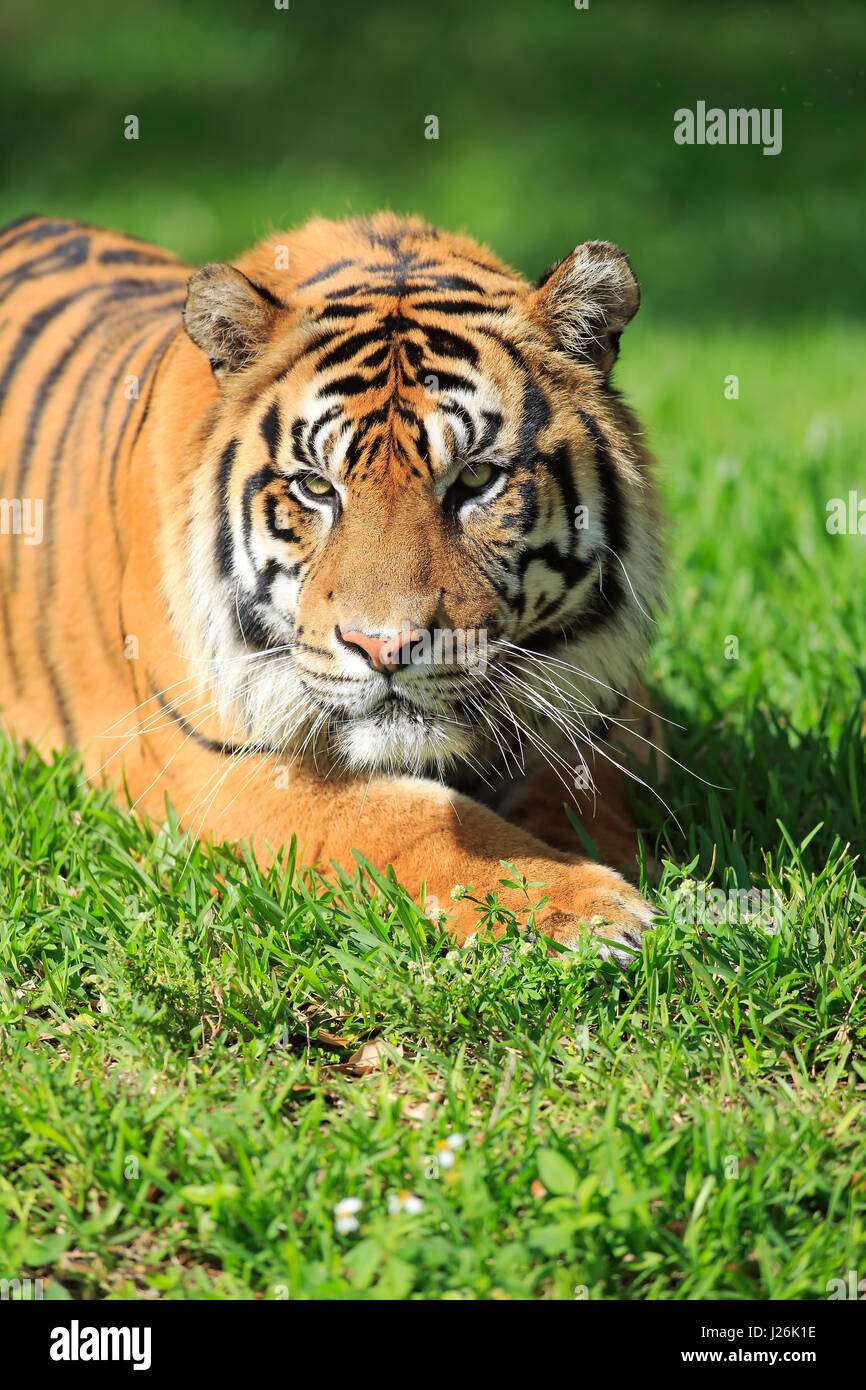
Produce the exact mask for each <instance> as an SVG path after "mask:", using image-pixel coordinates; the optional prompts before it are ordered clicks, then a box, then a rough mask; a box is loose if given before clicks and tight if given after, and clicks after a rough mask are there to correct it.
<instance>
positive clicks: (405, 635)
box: [336, 628, 421, 671]
mask: <svg viewBox="0 0 866 1390" xmlns="http://www.w3.org/2000/svg"><path fill="white" fill-rule="evenodd" d="M336 633H337V639H338V641H340V642H342V643H343V644H344V645H345V646H347V647H356V648H357V649H358V651H359V652H360V653H361V655H362V656H364V657H366V659H367V661H369V663H370V665H371V666H372V667H374V669H375V670H377V671H396V670H397V668H398V667H399V666H407V665H408V664H409V648H411V646H412V643H413V642H418V641H420V639H421V633H420V632H415V630H414V629H411V630H409V631H406V630H404V631H402V632H395V633H392V635H391V636H390V637H372V636H370V634H369V633H367V632H357V631H351V632H341V631H340V629H339V628H337V629H336ZM404 653H405V655H404Z"/></svg>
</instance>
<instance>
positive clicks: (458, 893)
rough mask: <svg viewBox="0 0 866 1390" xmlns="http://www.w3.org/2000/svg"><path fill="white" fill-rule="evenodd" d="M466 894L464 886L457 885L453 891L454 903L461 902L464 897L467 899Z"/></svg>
mask: <svg viewBox="0 0 866 1390" xmlns="http://www.w3.org/2000/svg"><path fill="white" fill-rule="evenodd" d="M465 894H466V889H465V888H464V887H463V884H462V883H455V885H454V887H453V888H452V889H451V896H452V898H453V899H454V901H455V902H459V901H460V899H461V898H462V897H465Z"/></svg>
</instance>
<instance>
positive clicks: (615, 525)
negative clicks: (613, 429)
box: [577, 409, 627, 556]
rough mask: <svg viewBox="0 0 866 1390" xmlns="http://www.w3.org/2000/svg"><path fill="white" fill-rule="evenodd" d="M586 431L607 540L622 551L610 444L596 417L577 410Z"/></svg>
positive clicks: (621, 510) (620, 511)
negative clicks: (599, 487)
mask: <svg viewBox="0 0 866 1390" xmlns="http://www.w3.org/2000/svg"><path fill="white" fill-rule="evenodd" d="M577 413H578V415H579V416H580V419H581V420H582V422H583V425H584V428H585V429H586V432H587V434H588V435H589V437H590V439H591V440H592V442H593V446H594V449H595V461H596V465H597V467H598V476H599V482H600V483H601V489H602V494H603V496H604V528H605V531H606V533H607V544H608V545H609V546H610V547H611V549H612V550H615V551H616V553H617V555H620V556H622V555H624V553H625V549H626V544H627V542H626V533H625V514H624V508H623V500H622V492H621V490H620V486H619V481H618V479H617V475H616V465H615V463H614V461H613V458H612V456H611V449H610V445H609V444H608V442H607V440H606V438H605V436H604V433H603V432H602V429H601V427H600V425H599V424H598V421H597V420H595V419H593V417H592V416H591V415H589V414H588V413H587V411H585V410H580V409H579V410H578V412H577Z"/></svg>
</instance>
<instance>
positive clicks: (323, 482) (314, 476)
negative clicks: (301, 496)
mask: <svg viewBox="0 0 866 1390" xmlns="http://www.w3.org/2000/svg"><path fill="white" fill-rule="evenodd" d="M300 484H301V487H302V489H303V490H304V492H308V493H309V494H310V496H311V497H333V495H334V485H333V483H329V482H328V479H327V478H323V477H322V475H321V473H304V474H302V476H301V478H300Z"/></svg>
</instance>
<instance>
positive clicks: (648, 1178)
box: [0, 315, 866, 1299]
mask: <svg viewBox="0 0 866 1390" xmlns="http://www.w3.org/2000/svg"><path fill="white" fill-rule="evenodd" d="M864 347H866V335H864V334H862V333H858V332H857V331H855V330H854V329H853V328H851V327H845V326H844V325H839V326H837V327H830V326H826V327H824V328H822V329H820V330H819V329H816V328H815V327H814V326H813V325H812V326H810V325H808V324H805V325H802V326H800V327H797V326H790V327H789V328H787V329H786V330H784V331H783V332H780V331H776V332H773V331H766V332H759V331H757V330H755V329H751V330H747V331H742V332H735V331H734V330H729V331H725V332H721V331H720V332H716V333H703V332H698V331H692V332H691V333H684V332H683V331H682V330H676V331H675V330H674V329H673V328H672V327H670V325H665V324H659V323H656V322H654V321H653V319H652V316H651V315H646V316H643V317H639V319H638V320H637V321H636V323H635V326H634V329H633V330H630V332H629V335H627V340H626V342H624V361H623V364H622V372H621V384H622V385H624V386H625V387H626V389H627V391H628V394H629V395H630V396H631V397H632V399H633V400H634V401H635V403H636V404H637V405H638V407H639V408H640V410H641V411H642V413H643V415H644V417H645V419H646V421H647V424H648V428H649V433H650V437H651V442H652V443H653V445H654V447H655V448H656V450H657V452H658V454H659V456H660V458H661V460H662V464H663V476H664V481H665V489H666V493H667V496H668V500H669V506H670V511H671V514H672V531H671V542H670V548H671V576H670V583H669V608H668V611H667V613H666V614H665V616H664V617H663V619H662V622H661V624H660V631H659V639H658V643H657V646H656V648H655V650H654V653H653V657H652V661H651V665H650V684H651V686H652V688H653V692H654V697H655V698H656V700H657V701H659V703H660V705H661V708H662V710H663V712H664V713H665V714H666V715H668V716H669V717H670V718H671V719H673V720H675V721H676V726H675V727H672V728H670V729H669V730H668V744H669V749H670V751H671V752H672V753H673V755H674V756H675V757H676V758H677V759H678V760H679V761H680V762H681V763H683V764H684V765H685V768H688V769H689V770H688V771H686V770H685V768H680V767H678V766H677V765H676V764H674V765H673V766H672V767H671V769H670V772H669V775H668V777H667V779H666V781H665V783H664V785H663V787H662V788H661V796H662V797H663V800H664V803H665V804H662V802H660V801H659V800H658V799H657V798H656V797H655V796H652V795H650V794H649V793H645V792H643V793H642V794H641V797H640V799H639V802H638V813H639V815H640V817H641V819H642V821H643V824H644V825H645V826H646V828H647V839H648V843H649V845H650V847H652V848H655V849H656V850H657V851H658V853H659V855H660V858H661V859H662V861H663V862H664V869H663V875H662V877H661V880H660V882H659V883H657V884H655V885H654V886H653V887H652V888H651V890H650V891H651V892H652V894H653V897H654V901H655V902H656V903H657V905H658V908H659V911H660V914H661V915H662V918H663V921H662V924H661V925H660V927H659V929H658V930H657V931H656V932H654V933H653V934H652V935H651V936H649V937H647V938H646V941H645V945H644V950H643V956H642V959H641V960H639V961H638V962H636V964H635V965H634V967H633V968H632V969H631V970H630V971H629V972H627V973H621V972H619V971H617V970H616V969H615V968H614V967H612V966H608V965H600V964H599V962H598V961H597V960H596V959H595V958H594V955H593V948H592V947H589V946H588V947H587V949H586V950H585V951H581V952H578V953H575V955H574V956H570V957H568V958H567V959H566V958H561V957H557V958H548V957H547V956H546V955H545V954H544V953H543V951H542V950H540V949H539V948H538V947H537V946H536V947H534V948H533V947H531V946H530V947H528V948H527V947H526V946H524V947H523V948H521V947H520V945H519V944H518V943H517V942H516V941H515V942H512V941H510V940H508V941H506V943H505V950H504V951H503V948H502V943H500V944H494V943H492V942H490V941H480V942H479V943H478V944H477V945H476V946H475V947H474V948H472V949H470V950H464V951H455V950H453V949H451V948H450V947H449V944H448V943H447V941H443V940H441V939H440V938H439V937H438V936H437V934H436V933H435V932H434V931H433V929H432V928H431V926H430V924H429V923H428V922H427V921H426V919H425V918H423V917H422V916H421V915H420V914H419V912H418V910H417V909H416V908H414V907H413V906H412V904H411V903H410V902H409V901H408V899H407V898H406V897H405V895H404V894H403V893H402V892H401V891H400V890H398V888H397V887H396V886H394V885H393V884H391V883H390V882H389V881H388V880H387V879H386V878H383V877H381V876H380V877H379V878H378V880H377V885H376V888H375V891H374V892H372V893H371V892H368V891H365V890H362V889H360V888H358V889H357V890H354V891H353V890H351V889H350V886H349V883H348V880H347V881H346V882H344V884H343V885H342V887H341V888H340V890H339V891H335V890H334V889H328V888H326V887H325V886H324V885H323V884H321V883H315V882H313V881H312V880H310V878H309V876H305V875H304V874H299V873H292V868H293V865H292V863H291V861H289V862H287V863H286V864H285V865H284V866H283V869H282V870H276V869H275V870H273V871H272V872H271V874H270V875H269V876H263V875H262V874H261V873H260V872H259V871H258V870H257V869H256V868H255V866H254V865H252V864H251V863H250V862H249V860H248V859H247V858H246V857H241V858H239V857H238V855H237V854H236V852H235V851H234V850H232V849H231V848H230V847H221V848H217V849H215V850H214V851H213V852H212V853H207V852H205V851H204V850H203V849H201V848H200V847H198V848H195V849H194V850H193V851H192V854H191V856H190V857H189V859H188V853H189V846H188V845H187V842H186V841H185V839H184V837H183V836H182V835H180V834H179V832H178V831H177V828H176V826H174V825H173V824H171V823H169V825H168V826H167V827H165V828H163V829H162V830H160V831H158V833H155V834H154V833H151V832H149V831H148V830H147V829H146V828H143V827H141V826H140V825H137V824H135V823H134V822H133V821H131V820H130V819H128V818H127V817H126V816H124V815H123V814H122V813H121V812H120V811H119V810H118V809H117V808H116V807H115V806H114V805H113V803H111V801H110V800H109V798H108V796H107V794H106V793H104V792H102V791H95V790H92V789H87V788H86V787H85V786H84V785H83V783H82V781H81V779H80V777H79V775H78V773H77V771H76V768H75V765H74V763H73V761H72V760H71V759H70V758H68V757H64V758H62V759H60V760H58V761H57V762H55V763H54V764H53V765H52V766H50V767H49V766H46V765H45V764H44V763H42V762H40V761H39V760H38V759H37V758H35V757H33V756H31V757H29V758H28V759H27V760H26V761H21V760H20V758H19V757H18V756H17V755H16V754H15V753H14V751H13V750H12V748H11V747H9V746H8V745H5V746H4V750H3V754H2V770H0V844H2V847H3V848H2V860H0V980H2V983H0V1066H2V1072H3V1079H4V1084H3V1088H2V1091H0V1174H2V1176H0V1275H3V1276H6V1277H24V1276H25V1275H26V1274H30V1275H32V1276H37V1277H38V1276H42V1277H43V1278H44V1280H45V1296H46V1297H63V1296H72V1297H82V1296H83V1297H105V1296H112V1297H142V1296H144V1297H159V1296H162V1297H170V1298H194V1297H241V1298H246V1297H266V1298H275V1297H284V1296H286V1295H288V1296H290V1297H291V1298H316V1299H321V1298H358V1297H361V1298H389V1297H390V1298H394V1297H397V1298H407V1297H409V1298H411V1297H422V1298H431V1299H440V1298H501V1297H506V1298H527V1297H529V1298H545V1297H546V1298H565V1299H571V1298H574V1297H576V1296H577V1297H582V1296H588V1297H590V1298H593V1299H599V1298H625V1299H639V1298H640V1299H643V1298H656V1299H684V1298H703V1299H718V1298H735V1299H741V1298H756V1299H798V1298H824V1297H826V1290H827V1281H828V1280H829V1279H831V1278H835V1277H838V1276H840V1275H841V1276H843V1277H844V1275H845V1273H846V1271H848V1270H849V1269H855V1268H857V1266H858V1260H859V1261H860V1264H861V1266H862V1259H863V1249H864V1239H866V1124H864V1096H866V1060H864V1041H866V992H864V982H866V953H864V915H866V886H864V882H863V879H862V877H858V870H859V867H860V866H859V865H857V864H856V863H855V859H854V856H855V854H856V853H857V852H858V851H859V849H860V848H862V839H863V825H864V803H866V755H864V738H863V733H864V713H866V702H864V694H866V690H864V671H863V653H864V651H866V608H864V605H863V602H862V584H863V573H864V560H866V537H858V536H830V535H828V534H827V531H826V528H825V526H824V520H825V517H826V503H827V500H828V499H829V498H831V497H834V496H844V495H846V493H847V491H848V489H849V488H856V487H858V486H859V488H860V491H861V495H866V481H864V474H863V468H862V459H863V456H864V455H863V449H864V444H866V422H864V419H863V416H862V409H861V408H860V407H859V406H858V401H857V396H856V392H855V386H854V384H853V383H852V376H853V373H852V372H851V363H852V362H855V361H857V360H860V361H862V358H863V351H864ZM732 372H733V373H737V374H738V375H739V377H740V399H739V400H737V401H728V400H726V399H725V397H724V379H725V377H726V376H727V375H728V374H730V373H732ZM858 389H859V388H858ZM730 636H736V637H737V638H738V639H739V657H738V659H736V660H729V659H726V655H725V643H726V639H727V638H729V637H730ZM858 663H859V665H858ZM708 783H709V784H711V785H707V784H708ZM667 808H670V809H667ZM672 813H673V814H672ZM674 814H675V816H676V818H677V820H678V822H679V824H680V826H681V829H678V827H677V823H676V821H675V819H674ZM847 844H850V846H851V848H850V850H847V851H846V845H847ZM345 867H346V868H347V869H348V870H349V871H350V872H351V871H353V866H345ZM684 877H689V878H691V879H692V880H696V881H700V880H706V881H707V882H708V883H709V884H712V885H714V886H716V887H720V888H733V887H738V888H746V887H749V886H755V887H758V888H759V889H766V890H768V891H777V892H778V893H779V895H780V902H781V904H782V911H781V920H780V922H779V927H778V930H777V931H776V932H774V933H768V932H766V931H764V930H762V929H760V927H758V926H756V925H755V924H754V923H736V922H735V923H722V924H718V925H713V924H711V923H705V924H697V925H690V924H689V923H688V922H683V921H680V920H679V917H680V916H681V915H682V914H678V912H677V903H678V901H680V899H679V897H678V893H679V890H680V885H681V883H682V881H683V879H684ZM510 934H512V935H513V925H512V927H511V928H510ZM371 1042H372V1043H374V1044H375V1046H374V1047H373V1048H372V1049H369V1051H368V1054H365V1055H368V1056H371V1057H372V1069H371V1070H368V1071H361V1072H359V1070H358V1067H357V1064H353V1062H352V1060H351V1059H352V1058H353V1057H355V1056H356V1055H357V1052H358V1049H360V1048H361V1047H362V1046H363V1045H364V1044H369V1043H371ZM455 1133H456V1134H460V1135H463V1136H465V1139H466V1142H465V1144H464V1145H463V1147H462V1148H459V1149H458V1150H456V1151H455V1153H454V1163H453V1165H452V1166H451V1167H449V1168H439V1169H438V1171H437V1170H436V1168H435V1167H434V1166H433V1165H431V1163H430V1161H429V1156H430V1155H432V1154H434V1153H435V1152H436V1148H435V1146H436V1144H437V1142H441V1141H442V1140H443V1139H445V1138H446V1137H447V1136H448V1135H450V1134H455ZM401 1189H409V1190H411V1191H413V1192H414V1193H416V1194H417V1195H418V1196H419V1197H420V1198H421V1199H422V1201H423V1206H422V1208H421V1210H420V1211H419V1212H417V1213H415V1214H407V1213H402V1214H397V1215H391V1214H389V1211H388V1203H389V1198H390V1197H391V1196H393V1194H394V1193H396V1192H398V1191H400V1190H401ZM346 1197H357V1198H359V1199H360V1201H361V1202H362V1204H363V1205H362V1208H361V1210H360V1212H359V1213H358V1221H359V1229H358V1230H357V1231H354V1232H350V1233H347V1234H340V1233H338V1232H337V1231H336V1230H335V1226H334V1212H333V1208H334V1206H335V1205H336V1204H337V1203H338V1202H340V1201H341V1200H342V1199H344V1198H346ZM861 1273H862V1268H861Z"/></svg>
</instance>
